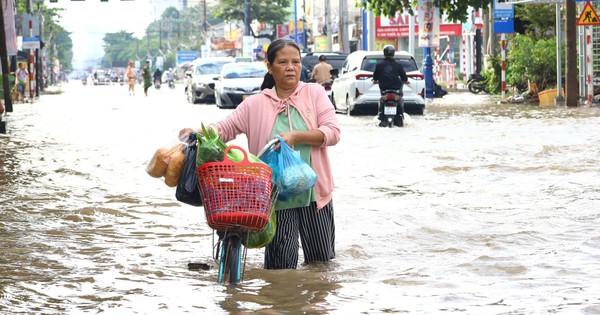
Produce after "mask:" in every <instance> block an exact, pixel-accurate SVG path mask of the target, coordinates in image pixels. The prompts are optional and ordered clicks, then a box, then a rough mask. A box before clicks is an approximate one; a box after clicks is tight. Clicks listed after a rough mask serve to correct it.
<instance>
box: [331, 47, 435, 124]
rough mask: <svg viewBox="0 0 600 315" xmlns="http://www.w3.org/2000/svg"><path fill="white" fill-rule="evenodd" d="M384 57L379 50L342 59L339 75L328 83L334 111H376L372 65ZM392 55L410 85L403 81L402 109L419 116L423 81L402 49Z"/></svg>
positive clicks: (375, 85) (363, 52) (422, 97)
mask: <svg viewBox="0 0 600 315" xmlns="http://www.w3.org/2000/svg"><path fill="white" fill-rule="evenodd" d="M383 58H384V56H383V51H364V50H360V51H355V52H352V53H351V54H350V55H348V57H347V58H346V61H345V62H344V65H343V66H342V69H341V70H340V73H339V76H338V77H337V78H335V79H334V80H333V85H332V86H331V93H332V96H331V98H332V103H333V105H334V107H335V108H336V110H338V111H341V112H346V113H348V114H349V115H352V114H354V113H355V111H356V110H368V111H369V112H372V111H374V112H375V113H376V112H377V108H378V104H379V98H380V97H381V92H380V91H379V85H378V84H373V71H375V65H376V64H377V63H378V62H379V61H381V60H382V59H383ZM394 58H395V59H396V61H397V62H399V63H400V64H401V65H402V67H403V68H404V71H406V74H407V75H408V78H409V82H410V84H404V87H403V89H402V92H403V93H404V96H403V98H404V111H405V112H406V113H408V114H414V115H423V113H424V111H425V99H424V94H423V93H424V92H425V80H423V74H422V73H421V72H420V71H419V67H418V66H417V62H416V61H415V58H414V57H413V56H412V55H411V54H409V53H408V52H406V51H397V52H396V54H395V55H394Z"/></svg>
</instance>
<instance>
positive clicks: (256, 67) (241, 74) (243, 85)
mask: <svg viewBox="0 0 600 315" xmlns="http://www.w3.org/2000/svg"><path fill="white" fill-rule="evenodd" d="M266 73H267V67H266V66H265V63H264V62H233V63H228V64H225V65H223V69H222V70H221V75H220V76H219V77H218V80H217V83H216V84H215V103H216V104H217V107H219V108H223V107H232V108H235V107H237V106H238V105H239V104H240V103H241V102H242V101H243V100H245V99H246V97H248V96H250V95H253V94H257V93H260V86H261V85H262V83H263V80H264V78H265V74H266Z"/></svg>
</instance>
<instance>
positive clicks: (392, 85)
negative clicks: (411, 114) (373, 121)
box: [373, 45, 410, 127]
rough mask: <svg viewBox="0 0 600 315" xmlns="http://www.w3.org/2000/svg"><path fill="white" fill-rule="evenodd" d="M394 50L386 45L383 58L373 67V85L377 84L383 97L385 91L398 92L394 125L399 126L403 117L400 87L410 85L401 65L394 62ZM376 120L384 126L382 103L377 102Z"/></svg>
mask: <svg viewBox="0 0 600 315" xmlns="http://www.w3.org/2000/svg"><path fill="white" fill-rule="evenodd" d="M395 54H396V49H394V46H391V45H387V46H385V47H384V48H383V56H384V57H385V58H384V59H383V60H382V61H380V62H378V63H377V65H375V71H374V72H373V83H374V84H379V91H381V94H382V95H383V92H384V91H386V90H395V91H398V94H399V95H400V97H401V98H400V102H399V104H398V110H397V111H396V118H394V125H396V126H401V122H402V118H400V115H403V112H404V110H403V108H404V106H403V104H402V102H403V101H402V86H403V84H410V82H409V81H408V76H407V75H406V72H405V71H404V68H402V65H401V64H400V63H398V62H396V60H394V55H395ZM378 118H379V120H380V123H379V126H382V127H383V126H385V124H386V122H385V119H384V117H383V102H382V101H381V100H380V101H379V113H378Z"/></svg>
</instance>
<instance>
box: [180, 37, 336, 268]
mask: <svg viewBox="0 0 600 315" xmlns="http://www.w3.org/2000/svg"><path fill="white" fill-rule="evenodd" d="M267 69H268V73H267V74H266V75H265V78H264V81H263V84H262V87H261V88H262V92H261V93H259V94H256V95H253V96H251V97H248V98H247V99H246V100H245V101H244V102H242V103H241V104H240V105H239V106H238V107H237V108H236V109H235V110H234V111H233V112H232V113H231V114H229V116H227V117H226V118H225V119H224V120H222V121H220V122H218V123H216V124H215V125H211V127H212V128H214V129H216V130H217V131H218V133H219V134H220V136H221V139H222V140H223V141H225V142H227V141H230V140H232V139H234V138H235V137H236V136H237V135H238V134H241V133H243V134H245V135H246V137H247V139H248V148H249V151H250V152H251V153H253V154H255V155H256V154H257V153H258V152H259V150H260V149H261V148H262V147H263V146H264V145H265V144H266V143H267V142H268V141H269V140H270V139H272V138H273V137H274V136H277V135H279V136H280V137H282V138H283V140H284V141H285V142H286V143H287V144H288V145H290V146H292V147H294V149H295V150H298V151H300V154H301V156H302V159H303V160H304V161H306V162H307V163H308V164H309V165H311V167H312V168H313V170H314V171H315V173H316V174H317V182H316V183H315V186H314V188H312V189H310V190H309V191H307V192H305V193H303V194H300V195H298V196H295V197H293V198H290V200H288V201H286V202H282V201H277V203H276V205H275V208H276V210H277V221H276V222H277V232H276V234H275V237H274V238H273V241H272V242H271V243H270V244H269V245H268V246H267V247H266V249H265V268H266V269H293V268H296V267H297V264H298V251H299V242H298V238H300V240H301V241H302V250H303V254H304V262H305V263H310V262H313V261H330V260H331V259H333V258H335V247H334V239H335V226H334V217H333V205H332V192H333V178H332V173H331V167H330V163H329V157H328V153H327V147H328V146H332V145H335V144H337V143H338V142H339V140H340V128H339V125H338V121H337V117H336V114H335V111H334V108H333V106H332V105H331V102H330V101H329V98H327V94H326V92H325V90H324V89H323V87H321V86H320V85H317V84H313V83H309V84H307V83H304V82H300V72H301V71H302V63H301V57H300V48H299V47H298V45H296V43H295V42H293V41H291V40H283V39H278V40H275V41H273V42H272V43H271V44H269V48H268V50H267ZM191 132H193V130H192V129H189V128H186V129H183V130H181V132H180V138H183V137H185V136H186V135H188V134H190V133H191Z"/></svg>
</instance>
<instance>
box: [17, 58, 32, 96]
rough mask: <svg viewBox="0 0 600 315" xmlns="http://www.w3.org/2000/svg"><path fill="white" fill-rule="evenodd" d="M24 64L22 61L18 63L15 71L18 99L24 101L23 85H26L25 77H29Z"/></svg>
mask: <svg viewBox="0 0 600 315" xmlns="http://www.w3.org/2000/svg"><path fill="white" fill-rule="evenodd" d="M25 66H26V64H25V63H24V62H22V63H20V64H19V68H18V69H17V72H15V85H16V87H17V92H18V93H19V96H18V100H20V101H22V102H25V86H27V78H28V77H29V72H28V71H27V69H26V68H25Z"/></svg>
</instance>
